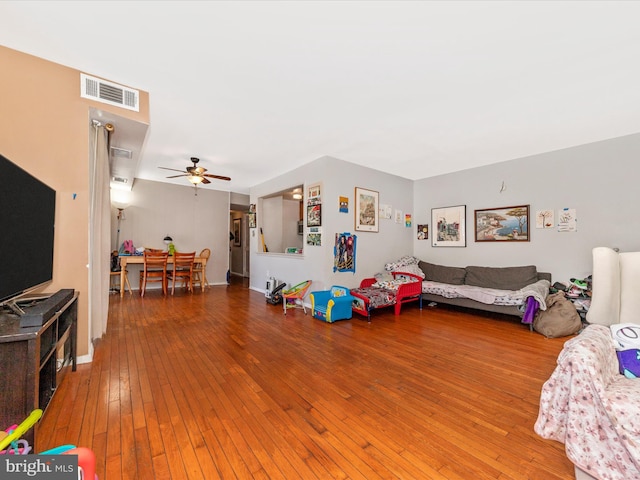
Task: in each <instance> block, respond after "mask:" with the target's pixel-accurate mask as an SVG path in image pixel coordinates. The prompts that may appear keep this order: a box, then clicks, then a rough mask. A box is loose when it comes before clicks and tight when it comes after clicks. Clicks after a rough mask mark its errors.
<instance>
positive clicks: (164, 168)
mask: <svg viewBox="0 0 640 480" xmlns="http://www.w3.org/2000/svg"><path fill="white" fill-rule="evenodd" d="M158 168H161V169H163V170H172V171H174V172H182V173H187V172H185V171H184V170H176V169H175V168H167V167H158Z"/></svg>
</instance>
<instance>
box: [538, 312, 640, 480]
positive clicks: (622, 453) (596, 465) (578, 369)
mask: <svg viewBox="0 0 640 480" xmlns="http://www.w3.org/2000/svg"><path fill="white" fill-rule="evenodd" d="M534 428H535V431H536V433H537V434H538V435H540V436H542V437H543V438H547V439H551V440H557V441H558V442H562V443H564V444H565V449H566V452H567V457H569V459H570V460H571V461H572V462H573V463H574V464H575V465H576V466H578V467H579V468H580V469H582V470H584V471H585V472H587V473H588V474H589V475H591V476H593V477H596V478H599V479H602V480H630V479H640V379H639V378H635V379H631V378H626V377H625V376H624V375H622V374H620V373H619V367H618V359H617V357H616V352H615V348H614V345H613V341H612V339H611V332H610V329H609V328H608V327H604V326H602V325H589V326H588V327H587V328H586V329H585V330H584V331H583V332H582V333H581V334H580V335H578V336H577V337H575V338H572V339H571V340H569V341H568V342H566V343H565V345H564V348H563V350H562V352H560V355H559V356H558V365H557V367H556V369H555V370H554V372H553V374H552V375H551V377H550V378H549V380H547V382H546V383H545V384H544V386H543V388H542V394H541V397H540V412H539V415H538V419H537V421H536V424H535V427H534Z"/></svg>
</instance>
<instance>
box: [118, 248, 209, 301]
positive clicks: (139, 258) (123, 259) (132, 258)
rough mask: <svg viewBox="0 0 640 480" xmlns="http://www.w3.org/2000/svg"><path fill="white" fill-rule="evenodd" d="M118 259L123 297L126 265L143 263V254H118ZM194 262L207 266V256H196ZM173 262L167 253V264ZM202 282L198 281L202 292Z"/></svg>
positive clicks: (203, 266) (122, 294)
mask: <svg viewBox="0 0 640 480" xmlns="http://www.w3.org/2000/svg"><path fill="white" fill-rule="evenodd" d="M118 258H119V259H120V298H123V297H124V282H125V276H126V275H127V265H128V264H144V255H123V254H120V255H118ZM194 263H201V264H202V268H203V269H205V268H207V258H205V257H196V258H195V259H194ZM170 264H173V256H171V255H169V256H168V257H167V265H170ZM204 285H205V284H204V282H200V288H201V289H202V291H203V292H204Z"/></svg>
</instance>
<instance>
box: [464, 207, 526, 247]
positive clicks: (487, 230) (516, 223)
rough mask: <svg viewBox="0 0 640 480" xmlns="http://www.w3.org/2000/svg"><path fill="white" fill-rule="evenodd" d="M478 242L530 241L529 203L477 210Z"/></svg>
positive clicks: (476, 229) (475, 216) (476, 227)
mask: <svg viewBox="0 0 640 480" xmlns="http://www.w3.org/2000/svg"><path fill="white" fill-rule="evenodd" d="M474 218H475V231H476V242H528V241H529V205H518V206H515V207H500V208H485V209H483V210H476V211H475V215H474Z"/></svg>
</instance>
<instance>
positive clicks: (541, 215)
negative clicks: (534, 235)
mask: <svg viewBox="0 0 640 480" xmlns="http://www.w3.org/2000/svg"><path fill="white" fill-rule="evenodd" d="M553 224H554V223H553V210H538V211H537V212H536V228H553Z"/></svg>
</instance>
